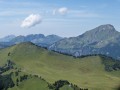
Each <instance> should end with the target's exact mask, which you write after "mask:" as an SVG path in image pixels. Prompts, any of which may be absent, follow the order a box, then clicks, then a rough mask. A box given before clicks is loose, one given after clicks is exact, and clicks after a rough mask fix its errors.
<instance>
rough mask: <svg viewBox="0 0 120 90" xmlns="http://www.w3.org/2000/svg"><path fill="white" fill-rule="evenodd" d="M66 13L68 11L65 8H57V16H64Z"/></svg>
mask: <svg viewBox="0 0 120 90" xmlns="http://www.w3.org/2000/svg"><path fill="white" fill-rule="evenodd" d="M67 11H68V9H67V8H65V7H64V8H59V9H58V12H59V14H61V15H65V14H66V13H67Z"/></svg>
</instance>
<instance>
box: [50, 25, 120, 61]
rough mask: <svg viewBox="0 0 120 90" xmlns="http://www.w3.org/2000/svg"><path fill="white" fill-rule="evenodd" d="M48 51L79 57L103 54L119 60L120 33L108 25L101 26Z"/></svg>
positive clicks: (51, 46) (55, 44)
mask: <svg viewBox="0 0 120 90" xmlns="http://www.w3.org/2000/svg"><path fill="white" fill-rule="evenodd" d="M49 50H54V51H59V52H62V53H68V54H71V55H73V56H76V57H79V56H83V55H91V54H104V55H107V56H111V57H113V58H115V59H120V32H118V31H116V30H115V28H114V27H113V26H112V25H110V24H107V25H101V26H99V27H97V28H95V29H92V30H89V31H87V32H85V33H83V34H82V35H79V36H77V37H70V38H66V39H63V40H60V41H58V42H55V43H53V44H52V45H50V46H49Z"/></svg>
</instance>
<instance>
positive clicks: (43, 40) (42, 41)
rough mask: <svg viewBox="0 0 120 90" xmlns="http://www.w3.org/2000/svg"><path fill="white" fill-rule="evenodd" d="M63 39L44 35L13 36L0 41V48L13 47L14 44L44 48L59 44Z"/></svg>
mask: <svg viewBox="0 0 120 90" xmlns="http://www.w3.org/2000/svg"><path fill="white" fill-rule="evenodd" d="M8 38H9V39H8ZM61 39H63V38H62V37H59V36H57V35H48V36H44V35H43V34H30V35H27V36H22V35H20V36H17V37H15V36H14V37H13V35H9V36H6V37H4V38H2V39H0V48H5V47H8V46H12V45H14V44H18V43H21V42H33V43H34V44H36V45H38V46H42V47H48V46H49V45H51V44H52V43H54V42H57V41H59V40H61Z"/></svg>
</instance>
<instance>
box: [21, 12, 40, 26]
mask: <svg viewBox="0 0 120 90" xmlns="http://www.w3.org/2000/svg"><path fill="white" fill-rule="evenodd" d="M41 21H42V17H41V16H40V15H39V14H31V15H29V16H28V17H27V18H25V20H24V21H23V22H22V24H21V27H22V28H30V27H33V26H35V25H37V24H39V23H40V22H41Z"/></svg>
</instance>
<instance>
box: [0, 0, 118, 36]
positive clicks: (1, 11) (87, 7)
mask: <svg viewBox="0 0 120 90" xmlns="http://www.w3.org/2000/svg"><path fill="white" fill-rule="evenodd" d="M103 24H112V25H114V27H115V28H116V30H117V31H120V0H0V37H4V36H7V35H11V34H13V35H16V36H18V35H28V34H44V35H50V34H56V35H59V36H62V37H74V36H78V35H80V34H82V33H84V32H86V31H88V30H91V29H93V28H95V27H97V26H100V25H103Z"/></svg>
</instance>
